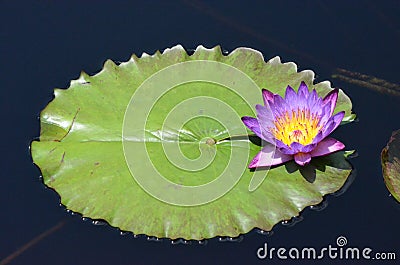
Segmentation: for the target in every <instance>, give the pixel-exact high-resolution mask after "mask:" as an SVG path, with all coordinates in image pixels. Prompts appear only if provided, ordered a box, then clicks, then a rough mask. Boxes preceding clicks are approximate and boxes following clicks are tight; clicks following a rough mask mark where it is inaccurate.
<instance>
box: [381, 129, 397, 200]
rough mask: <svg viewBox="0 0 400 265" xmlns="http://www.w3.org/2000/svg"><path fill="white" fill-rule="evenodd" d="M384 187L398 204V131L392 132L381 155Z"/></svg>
mask: <svg viewBox="0 0 400 265" xmlns="http://www.w3.org/2000/svg"><path fill="white" fill-rule="evenodd" d="M381 161H382V172H383V179H384V180H385V185H386V187H387V189H388V190H389V192H390V193H391V194H392V195H393V197H394V198H395V199H396V200H397V201H398V202H400V130H397V131H394V132H393V133H392V136H391V137H390V140H389V142H388V144H387V145H386V147H385V148H384V149H383V150H382V154H381Z"/></svg>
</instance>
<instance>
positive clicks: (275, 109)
mask: <svg viewBox="0 0 400 265" xmlns="http://www.w3.org/2000/svg"><path fill="white" fill-rule="evenodd" d="M270 108H271V111H272V113H273V115H274V117H279V116H282V115H284V114H285V112H286V111H288V110H289V109H290V108H289V106H288V105H287V104H286V101H285V100H284V99H283V98H282V97H281V96H280V95H278V94H275V95H274V103H271V104H270Z"/></svg>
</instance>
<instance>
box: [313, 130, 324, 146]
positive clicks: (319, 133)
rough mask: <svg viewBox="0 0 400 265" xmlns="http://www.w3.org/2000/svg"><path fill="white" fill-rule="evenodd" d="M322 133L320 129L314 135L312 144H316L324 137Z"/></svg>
mask: <svg viewBox="0 0 400 265" xmlns="http://www.w3.org/2000/svg"><path fill="white" fill-rule="evenodd" d="M323 136H324V134H323V133H322V131H319V132H318V134H317V136H315V137H314V139H313V141H312V144H318V143H319V142H321V140H322V139H324V137H323Z"/></svg>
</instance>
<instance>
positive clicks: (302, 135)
mask: <svg viewBox="0 0 400 265" xmlns="http://www.w3.org/2000/svg"><path fill="white" fill-rule="evenodd" d="M319 120H320V117H318V116H317V115H315V114H314V113H310V110H309V109H297V110H292V111H291V113H290V112H289V111H287V112H285V113H284V114H283V115H282V116H280V117H277V118H276V120H275V122H274V124H275V128H274V129H273V130H272V133H273V134H274V136H275V138H276V139H278V140H280V141H281V142H283V143H284V144H286V145H290V144H291V143H293V142H298V143H300V144H302V145H307V144H310V143H311V142H312V141H313V139H314V138H315V136H316V135H317V134H318V132H319V131H320V129H321V126H319V125H318V122H319Z"/></svg>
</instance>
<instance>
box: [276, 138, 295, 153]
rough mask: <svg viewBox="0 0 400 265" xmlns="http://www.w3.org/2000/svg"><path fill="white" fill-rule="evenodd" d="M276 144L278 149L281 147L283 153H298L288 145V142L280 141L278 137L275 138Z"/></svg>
mask: <svg viewBox="0 0 400 265" xmlns="http://www.w3.org/2000/svg"><path fill="white" fill-rule="evenodd" d="M275 145H276V147H277V149H279V151H280V152H281V153H283V154H286V155H293V154H295V153H296V152H295V151H293V149H292V148H291V147H289V146H287V145H286V144H284V143H283V142H282V141H280V140H278V139H275Z"/></svg>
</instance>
